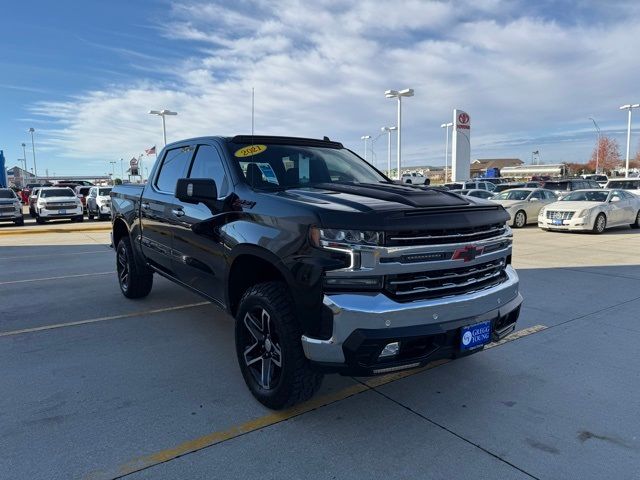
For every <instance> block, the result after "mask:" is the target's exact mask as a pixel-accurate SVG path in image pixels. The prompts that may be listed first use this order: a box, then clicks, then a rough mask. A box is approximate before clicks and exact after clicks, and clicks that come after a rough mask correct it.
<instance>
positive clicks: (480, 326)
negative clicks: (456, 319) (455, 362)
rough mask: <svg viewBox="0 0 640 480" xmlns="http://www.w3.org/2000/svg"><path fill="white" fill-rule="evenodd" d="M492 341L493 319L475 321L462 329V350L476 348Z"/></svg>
mask: <svg viewBox="0 0 640 480" xmlns="http://www.w3.org/2000/svg"><path fill="white" fill-rule="evenodd" d="M490 341H491V320H486V321H484V322H479V323H474V324H473V325H468V326H466V327H462V328H461V329H460V350H461V351H466V350H475V349H476V348H480V347H482V346H483V345H486V344H487V343H489V342H490Z"/></svg>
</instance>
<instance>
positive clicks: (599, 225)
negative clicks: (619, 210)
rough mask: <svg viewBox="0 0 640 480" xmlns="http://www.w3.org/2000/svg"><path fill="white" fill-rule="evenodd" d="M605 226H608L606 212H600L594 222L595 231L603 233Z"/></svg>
mask: <svg viewBox="0 0 640 480" xmlns="http://www.w3.org/2000/svg"><path fill="white" fill-rule="evenodd" d="M605 228H607V217H605V215H604V213H599V214H598V216H597V217H596V220H595V222H593V233H598V234H599V233H602V232H604V230H605Z"/></svg>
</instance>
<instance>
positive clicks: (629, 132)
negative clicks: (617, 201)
mask: <svg viewBox="0 0 640 480" xmlns="http://www.w3.org/2000/svg"><path fill="white" fill-rule="evenodd" d="M638 107H640V103H634V104H629V103H628V104H626V105H622V106H621V107H620V110H629V120H628V121H627V164H626V165H625V172H624V178H629V150H630V148H631V111H632V110H633V109H634V108H638Z"/></svg>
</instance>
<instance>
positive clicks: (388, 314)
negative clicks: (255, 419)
mask: <svg viewBox="0 0 640 480" xmlns="http://www.w3.org/2000/svg"><path fill="white" fill-rule="evenodd" d="M111 197H112V204H111V209H112V216H113V230H112V242H113V245H114V246H115V250H116V255H115V261H116V269H117V274H118V275H117V278H118V281H119V285H120V289H121V291H122V293H123V295H124V296H126V297H128V298H140V297H144V296H146V295H148V294H149V292H150V291H151V289H152V286H153V277H154V274H158V275H161V276H163V277H166V278H168V279H169V280H171V281H173V282H175V283H177V284H179V285H181V286H184V287H187V288H188V289H190V290H192V291H194V292H196V293H198V294H199V295H202V296H204V297H205V298H207V299H209V300H210V301H212V302H213V303H215V304H216V305H218V306H220V307H222V308H224V309H225V310H226V311H227V312H228V313H229V314H230V315H231V316H233V317H234V318H235V346H236V354H237V358H238V362H239V365H240V370H241V372H242V375H243V377H244V380H245V382H246V384H247V386H248V387H249V389H250V390H251V392H252V393H253V395H254V396H255V397H256V398H257V399H258V400H259V401H260V402H262V403H263V404H265V405H267V406H269V407H271V408H283V407H286V406H289V405H292V404H294V403H296V402H300V401H303V400H306V399H308V398H310V397H311V396H312V395H313V394H314V392H315V391H316V390H317V389H318V388H319V386H320V382H321V379H322V375H323V373H328V372H339V373H342V374H345V375H360V376H362V375H378V374H383V373H389V372H396V371H399V370H403V369H408V368H414V367H419V366H421V365H425V364H426V363H428V362H430V361H432V360H435V359H439V358H458V357H461V356H466V355H469V354H471V353H474V352H477V351H479V350H482V348H483V346H484V345H486V344H487V343H488V342H490V341H491V340H499V339H500V338H503V337H504V336H506V335H507V334H508V333H510V332H512V331H513V330H514V328H515V325H516V320H517V318H518V315H519V311H520V305H521V302H522V297H521V295H520V292H519V286H518V285H519V284H518V276H517V274H516V272H515V270H514V269H513V268H512V267H511V243H512V234H511V229H510V228H509V227H508V226H507V225H506V222H507V221H508V220H509V215H508V214H507V213H506V212H505V210H504V209H503V208H502V207H501V206H500V205H497V204H492V203H490V202H487V201H486V200H480V199H474V198H473V197H462V196H460V195H456V194H452V193H449V192H445V191H441V190H436V189H425V190H423V189H417V188H415V187H412V186H408V185H400V184H397V183H394V182H393V181H392V180H390V179H388V178H387V177H385V176H384V175H383V174H382V173H381V172H379V171H378V170H376V169H375V168H374V167H372V166H371V165H370V164H368V163H367V162H366V161H364V160H363V159H361V158H360V157H359V156H358V155H356V154H355V153H353V152H351V151H350V150H348V149H346V148H344V147H343V145H342V144H341V143H338V142H332V141H330V140H328V139H325V140H315V139H305V138H292V137H268V136H255V137H254V136H236V137H232V138H229V137H203V138H194V139H190V140H184V141H180V142H176V143H173V144H170V145H167V146H166V147H165V149H163V151H162V152H161V153H160V155H158V161H157V162H156V164H155V165H154V167H153V169H152V171H151V174H150V176H149V181H148V183H147V184H146V185H144V186H141V185H121V186H115V187H114V188H113V191H112V192H111ZM185 328H186V325H185ZM469 368H479V365H476V366H475V367H474V366H473V365H471V364H469ZM221 388H222V387H221Z"/></svg>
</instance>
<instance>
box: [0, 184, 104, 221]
mask: <svg viewBox="0 0 640 480" xmlns="http://www.w3.org/2000/svg"><path fill="white" fill-rule="evenodd" d="M78 189H80V190H78ZM110 193H111V187H99V186H83V187H77V188H76V190H74V189H72V188H71V187H64V186H62V187H61V186H50V187H33V188H32V189H31V190H30V194H29V196H28V198H27V204H28V206H29V215H30V216H31V217H33V218H35V219H36V222H37V223H38V224H44V223H46V222H47V221H48V220H60V219H63V220H64V219H68V220H71V221H72V222H82V221H84V215H85V213H86V214H87V217H88V218H89V219H90V220H92V219H93V218H97V219H98V220H104V219H107V218H110V217H111V197H110V196H109V194H110ZM0 220H2V221H12V222H14V223H15V224H16V225H24V215H23V213H22V199H21V198H20V197H18V195H17V194H16V193H15V192H14V191H13V190H12V189H10V188H3V189H0Z"/></svg>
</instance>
